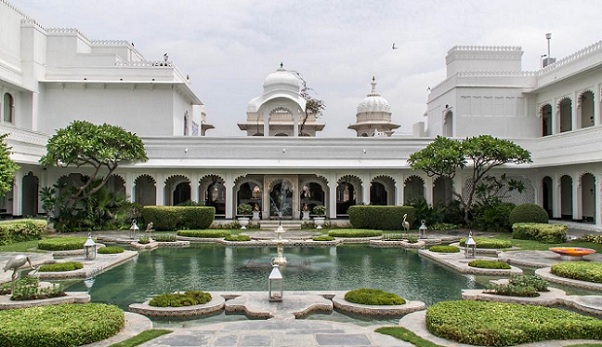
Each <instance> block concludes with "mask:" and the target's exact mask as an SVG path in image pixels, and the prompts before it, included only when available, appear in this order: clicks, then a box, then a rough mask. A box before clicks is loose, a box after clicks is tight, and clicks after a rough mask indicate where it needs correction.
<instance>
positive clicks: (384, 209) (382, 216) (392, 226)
mask: <svg viewBox="0 0 602 347" xmlns="http://www.w3.org/2000/svg"><path fill="white" fill-rule="evenodd" d="M347 213H349V221H350V222H351V225H352V226H353V227H354V228H357V229H379V230H401V229H402V227H401V223H402V221H403V215H404V214H407V215H408V222H410V225H412V223H413V222H414V220H415V214H416V213H415V209H414V207H412V206H364V205H355V206H351V207H349V209H348V210H347Z"/></svg>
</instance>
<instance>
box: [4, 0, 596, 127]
mask: <svg viewBox="0 0 602 347" xmlns="http://www.w3.org/2000/svg"><path fill="white" fill-rule="evenodd" d="M9 1H10V2H11V3H12V4H13V5H15V6H16V7H17V8H18V9H19V10H21V11H22V12H23V13H25V14H26V15H28V16H30V17H32V18H33V19H35V20H36V21H37V22H38V23H40V24H41V25H42V26H43V27H46V28H77V29H78V30H79V31H80V32H82V33H83V34H84V35H85V36H86V37H87V38H88V39H91V40H127V41H130V42H133V43H134V44H135V47H136V49H137V50H138V51H139V52H140V53H141V54H142V55H143V56H144V57H145V58H146V59H147V60H149V61H159V60H162V59H163V54H164V53H166V52H167V53H168V54H169V59H170V60H171V61H173V63H174V65H175V66H176V68H177V69H178V70H180V72H182V74H183V75H189V76H190V78H191V80H192V89H193V91H194V92H195V93H196V94H197V95H198V96H199V98H200V99H201V100H202V101H203V103H204V104H205V111H206V113H207V121H208V122H209V123H211V124H213V125H214V126H215V129H213V130H209V131H208V133H207V136H244V135H245V132H242V131H240V130H239V129H238V127H237V125H236V124H237V123H238V122H242V121H244V120H245V119H246V107H247V104H248V102H249V101H250V100H251V99H252V98H254V97H256V96H259V95H261V93H262V91H263V87H262V86H263V81H264V79H265V77H266V76H267V75H268V74H270V73H271V72H274V71H276V69H277V68H278V67H279V64H280V63H281V62H282V63H283V64H284V68H285V69H288V70H294V71H298V72H299V73H300V74H301V75H302V76H303V78H304V79H305V81H306V82H307V85H308V86H309V87H310V88H312V90H313V97H315V98H317V99H321V100H323V101H324V103H325V104H326V109H325V110H324V113H323V115H322V117H321V119H320V121H322V122H324V123H325V124H326V127H325V128H324V130H323V131H322V132H321V133H319V134H318V136H319V137H350V136H355V132H354V131H352V130H349V129H347V126H348V125H350V124H353V123H354V122H355V116H356V108H357V105H358V104H359V103H360V101H361V100H362V99H363V98H365V97H366V94H368V93H369V92H370V90H371V86H370V82H371V79H372V76H375V78H376V82H377V83H378V84H377V87H376V90H377V92H379V93H380V94H381V96H383V97H384V98H385V99H387V100H388V101H389V103H390V104H391V112H392V121H393V122H394V123H397V124H400V125H401V127H400V128H399V129H398V131H397V133H398V134H402V133H408V132H411V130H412V126H413V124H414V123H416V122H420V121H426V119H425V118H424V116H423V115H424V113H425V111H426V100H427V96H428V88H429V87H433V86H435V85H437V84H438V83H440V82H441V81H443V80H444V79H445V76H446V72H445V56H446V54H447V52H448V51H449V50H450V49H451V48H452V47H453V46H456V45H487V46H521V47H522V49H523V50H524V54H523V61H522V67H523V70H525V71H534V70H537V69H539V68H540V66H541V55H542V54H546V53H547V45H548V42H547V40H546V37H545V34H546V33H552V39H551V41H550V44H551V53H552V54H551V55H552V57H555V58H557V59H561V58H563V57H566V56H568V55H570V54H572V53H575V52H576V51H579V50H581V49H583V48H585V47H587V46H589V45H592V44H594V43H596V42H598V41H600V40H601V39H602V20H600V18H599V17H600V16H599V15H600V14H601V13H602V12H601V10H600V4H599V1H598V0H573V1H571V2H569V1H558V0H546V1H540V0H529V1H524V0H488V1H486V0H456V1H449V0H447V1H443V0H420V1H416V0H372V1H363V0H346V1H342V0H330V1H328V0H302V1H293V0H280V1H274V0H253V1H246V0H212V1H209V0H171V1H156V0H145V1H140V0H9ZM393 43H395V46H396V47H398V49H395V50H393V49H392V45H393Z"/></svg>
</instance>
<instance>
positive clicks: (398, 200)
mask: <svg viewBox="0 0 602 347" xmlns="http://www.w3.org/2000/svg"><path fill="white" fill-rule="evenodd" d="M393 179H394V180H395V205H396V206H400V205H403V174H399V175H393Z"/></svg>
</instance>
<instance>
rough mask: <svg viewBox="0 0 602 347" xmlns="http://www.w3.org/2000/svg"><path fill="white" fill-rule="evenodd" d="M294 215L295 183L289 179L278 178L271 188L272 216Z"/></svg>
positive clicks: (289, 216)
mask: <svg viewBox="0 0 602 347" xmlns="http://www.w3.org/2000/svg"><path fill="white" fill-rule="evenodd" d="M280 214H281V215H282V217H288V218H291V217H292V216H293V185H292V184H291V182H289V181H287V180H277V181H275V182H274V183H273V185H272V187H271V189H270V217H279V216H280Z"/></svg>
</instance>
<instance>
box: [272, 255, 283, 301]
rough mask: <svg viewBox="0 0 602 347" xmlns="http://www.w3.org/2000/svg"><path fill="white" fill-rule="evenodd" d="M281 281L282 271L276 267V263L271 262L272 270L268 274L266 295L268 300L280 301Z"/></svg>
mask: <svg viewBox="0 0 602 347" xmlns="http://www.w3.org/2000/svg"><path fill="white" fill-rule="evenodd" d="M283 282H284V280H283V279H282V273H280V270H279V269H278V264H273V265H272V272H270V276H269V277H268V291H269V293H268V294H269V296H268V297H269V300H270V302H279V301H282V294H283ZM277 287H279V288H277Z"/></svg>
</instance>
